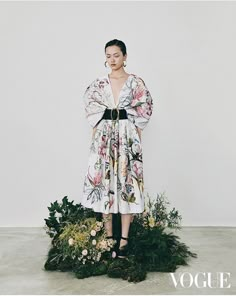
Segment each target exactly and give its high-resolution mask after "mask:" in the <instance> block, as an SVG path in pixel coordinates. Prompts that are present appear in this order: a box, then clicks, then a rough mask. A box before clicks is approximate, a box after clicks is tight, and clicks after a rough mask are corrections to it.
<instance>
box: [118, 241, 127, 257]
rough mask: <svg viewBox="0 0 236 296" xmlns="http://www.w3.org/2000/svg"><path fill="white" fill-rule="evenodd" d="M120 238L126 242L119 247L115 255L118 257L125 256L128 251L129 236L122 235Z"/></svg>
mask: <svg viewBox="0 0 236 296" xmlns="http://www.w3.org/2000/svg"><path fill="white" fill-rule="evenodd" d="M121 239H124V240H127V244H126V245H124V246H122V247H119V249H118V255H117V257H118V258H126V257H127V256H128V253H129V243H128V240H129V238H128V237H123V236H122V237H121Z"/></svg>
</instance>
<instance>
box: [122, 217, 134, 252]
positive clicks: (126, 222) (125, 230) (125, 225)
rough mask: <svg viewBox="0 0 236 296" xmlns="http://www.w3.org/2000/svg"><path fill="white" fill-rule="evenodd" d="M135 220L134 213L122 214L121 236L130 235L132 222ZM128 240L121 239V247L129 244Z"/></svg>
mask: <svg viewBox="0 0 236 296" xmlns="http://www.w3.org/2000/svg"><path fill="white" fill-rule="evenodd" d="M132 220H133V215H132V214H121V236H123V237H127V238H128V237H129V227H130V222H131V221H132ZM127 242H128V241H127V240H124V239H121V240H120V247H122V246H124V245H126V244H127Z"/></svg>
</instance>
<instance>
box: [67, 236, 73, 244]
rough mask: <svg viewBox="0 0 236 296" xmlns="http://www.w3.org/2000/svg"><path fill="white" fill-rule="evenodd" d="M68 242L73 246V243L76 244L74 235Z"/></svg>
mask: <svg viewBox="0 0 236 296" xmlns="http://www.w3.org/2000/svg"><path fill="white" fill-rule="evenodd" d="M68 244H69V245H70V246H73V244H74V240H73V238H72V237H71V238H70V239H69V240H68Z"/></svg>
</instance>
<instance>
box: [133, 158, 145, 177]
mask: <svg viewBox="0 0 236 296" xmlns="http://www.w3.org/2000/svg"><path fill="white" fill-rule="evenodd" d="M133 170H134V172H135V174H136V176H137V177H138V178H142V176H143V168H142V165H141V164H140V162H139V161H135V162H134V164H133Z"/></svg>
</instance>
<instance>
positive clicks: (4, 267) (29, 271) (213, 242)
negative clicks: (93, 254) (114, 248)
mask: <svg viewBox="0 0 236 296" xmlns="http://www.w3.org/2000/svg"><path fill="white" fill-rule="evenodd" d="M173 232H174V234H176V235H177V236H179V237H180V240H181V241H182V242H184V243H186V244H187V245H188V246H189V247H190V250H191V251H192V252H196V253H197V254H198V258H191V259H190V261H189V266H181V267H179V268H178V269H177V270H176V272H175V275H176V277H179V276H180V273H183V272H187V273H190V274H191V275H192V276H193V277H194V276H195V275H196V274H197V273H198V272H206V273H207V272H211V273H212V277H213V279H214V281H213V282H214V283H213V285H214V284H215V282H216V281H215V280H216V272H230V279H229V282H228V283H230V284H231V287H230V288H228V289H227V288H209V287H207V288H197V287H196V286H195V285H194V284H193V285H192V287H190V288H186V287H185V288H184V287H181V286H180V285H178V286H177V287H176V288H175V286H174V283H173V280H172V278H171V275H170V273H161V272H149V273H148V274H147V279H146V280H144V281H142V282H140V283H136V284H134V283H129V282H128V281H125V280H122V279H113V278H109V277H108V276H106V275H102V276H97V277H90V278H86V279H82V280H79V279H77V278H76V277H75V276H74V274H73V273H72V272H58V271H45V270H44V269H43V265H44V262H45V260H46V256H47V251H48V249H49V247H50V242H51V239H50V238H49V236H48V235H47V234H46V232H45V230H44V229H43V228H0V263H1V264H0V294H1V295H2V294H4V295H8V294H24V295H28V294H34V295H38V294H47V295H49V294H50V295H51V294H54V295H55V294H57V295H61V294H94V295H111V294H116V295H118V294H119V295H124V294H126V295H135V294H136V295H137V294H138V295H140V294H142V295H148V294H152V295H153V294H156V295H160V294H164V295H171V294H172V295H177V294H181V295H202V294H206V295H210V294H211V295H213V294H214V295H226V294H227V295H235V294H236V275H235V272H236V267H235V262H236V228H231V227H182V229H181V230H178V231H177V230H175V231H173ZM184 283H186V284H185V285H186V286H188V283H189V279H188V278H187V277H186V278H185V279H184ZM199 284H200V285H202V281H199Z"/></svg>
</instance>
